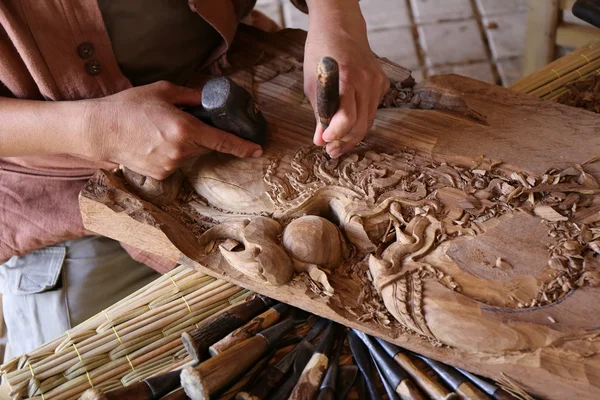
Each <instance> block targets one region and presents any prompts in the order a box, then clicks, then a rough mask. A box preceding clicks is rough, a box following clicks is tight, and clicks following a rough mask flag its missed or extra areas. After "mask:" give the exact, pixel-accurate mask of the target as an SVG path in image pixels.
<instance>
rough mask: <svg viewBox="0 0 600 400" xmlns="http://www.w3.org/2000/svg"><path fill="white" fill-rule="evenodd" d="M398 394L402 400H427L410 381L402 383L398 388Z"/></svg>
mask: <svg viewBox="0 0 600 400" xmlns="http://www.w3.org/2000/svg"><path fill="white" fill-rule="evenodd" d="M396 393H398V395H399V396H400V398H401V399H402V400H427V398H426V397H425V396H423V394H422V393H421V392H420V391H419V389H417V387H416V386H415V384H414V383H413V382H412V381H411V380H410V379H405V380H403V381H402V382H400V384H399V385H398V387H396Z"/></svg>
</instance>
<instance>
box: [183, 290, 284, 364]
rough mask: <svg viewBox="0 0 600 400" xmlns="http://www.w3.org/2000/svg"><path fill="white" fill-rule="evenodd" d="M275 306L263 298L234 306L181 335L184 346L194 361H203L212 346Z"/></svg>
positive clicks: (258, 297)
mask: <svg viewBox="0 0 600 400" xmlns="http://www.w3.org/2000/svg"><path fill="white" fill-rule="evenodd" d="M273 304H275V302H274V301H273V300H271V299H269V298H267V297H263V296H257V297H255V298H254V299H252V300H249V301H246V302H243V303H238V304H234V305H232V306H230V307H228V308H226V309H225V310H223V311H221V312H220V313H218V314H215V315H213V316H211V317H209V318H207V319H205V320H204V321H202V322H201V323H200V326H199V327H198V329H196V330H194V331H192V332H191V333H183V334H182V335H181V340H182V341H183V346H184V347H185V349H186V350H187V352H188V353H189V354H190V355H191V356H192V358H193V359H195V360H197V361H201V360H203V359H205V358H206V354H207V352H208V348H209V347H210V345H212V344H213V343H215V342H216V341H218V340H220V339H221V338H223V337H224V336H225V335H227V334H228V333H230V332H231V331H233V330H235V329H237V328H239V327H240V326H242V325H243V324H245V323H246V322H248V321H250V320H251V319H252V318H254V317H255V316H257V315H258V314H260V313H261V312H264V311H265V310H266V309H267V308H268V307H270V306H272V305H273Z"/></svg>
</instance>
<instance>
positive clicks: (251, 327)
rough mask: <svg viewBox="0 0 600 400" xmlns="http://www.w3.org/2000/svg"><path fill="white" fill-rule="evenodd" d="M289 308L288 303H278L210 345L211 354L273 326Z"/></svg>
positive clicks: (213, 354)
mask: <svg viewBox="0 0 600 400" xmlns="http://www.w3.org/2000/svg"><path fill="white" fill-rule="evenodd" d="M288 308H289V306H288V305H286V304H283V303H280V304H276V305H275V306H273V307H272V308H269V309H268V310H267V311H265V312H264V313H262V314H260V315H258V316H256V317H254V318H252V320H250V322H248V323H247V324H245V325H244V326H242V327H240V328H238V329H236V330H234V331H233V332H231V333H229V334H228V335H227V336H225V337H224V338H223V339H221V340H219V341H218V342H216V343H215V344H213V345H212V346H210V347H209V348H208V352H209V353H210V355H211V356H216V355H217V354H219V353H222V352H224V351H225V350H227V349H228V348H230V347H232V346H235V345H236V344H238V343H240V342H243V341H244V340H246V339H248V338H250V337H252V336H254V335H256V334H257V333H258V332H260V331H262V330H264V329H266V328H268V327H270V326H273V324H275V323H276V322H277V321H279V318H281V316H282V315H283V314H284V313H285V311H286V310H287V309H288Z"/></svg>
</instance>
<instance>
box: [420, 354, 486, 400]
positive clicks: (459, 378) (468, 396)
mask: <svg viewBox="0 0 600 400" xmlns="http://www.w3.org/2000/svg"><path fill="white" fill-rule="evenodd" d="M413 354H415V356H417V357H419V358H420V359H421V360H423V361H425V362H426V363H427V365H429V366H430V367H431V369H433V370H434V371H435V372H437V373H438V375H439V376H440V377H441V378H442V379H443V380H444V382H446V384H447V385H448V386H450V387H451V388H452V390H454V391H455V392H456V393H457V394H458V396H459V397H460V398H461V399H463V400H490V397H488V396H487V395H486V394H485V393H483V392H482V391H481V390H479V389H477V387H476V386H475V385H474V384H473V383H471V382H470V381H469V380H468V379H467V378H466V377H465V376H464V375H462V374H461V373H460V372H458V371H457V370H455V369H454V368H452V367H450V366H448V365H445V364H442V363H441V362H439V361H435V360H432V359H430V358H427V357H425V356H422V355H420V354H416V353H413Z"/></svg>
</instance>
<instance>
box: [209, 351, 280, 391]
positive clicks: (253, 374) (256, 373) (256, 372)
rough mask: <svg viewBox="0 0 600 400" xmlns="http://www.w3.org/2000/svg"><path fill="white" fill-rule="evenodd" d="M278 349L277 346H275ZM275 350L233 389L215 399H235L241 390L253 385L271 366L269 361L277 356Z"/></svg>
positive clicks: (232, 386) (235, 384)
mask: <svg viewBox="0 0 600 400" xmlns="http://www.w3.org/2000/svg"><path fill="white" fill-rule="evenodd" d="M274 347H277V346H274ZM275 352H276V350H275V348H273V349H272V350H270V351H269V352H268V353H267V355H266V356H264V357H263V358H262V359H261V360H260V361H258V362H257V363H256V364H255V365H254V366H253V367H252V368H251V369H250V370H248V372H246V373H245V374H244V376H243V377H242V378H241V379H239V380H238V381H237V382H235V383H234V384H233V385H231V387H229V388H227V389H226V390H225V391H223V393H222V394H221V393H219V394H218V395H216V396H215V397H217V398H218V399H219V400H230V399H233V398H235V396H236V395H237V394H238V393H239V391H240V390H242V389H243V388H244V386H246V385H248V384H251V383H252V382H253V381H254V380H255V379H256V377H257V376H259V375H260V373H261V372H262V371H263V370H264V368H266V367H267V366H268V365H269V361H271V358H273V356H274V355H275Z"/></svg>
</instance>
